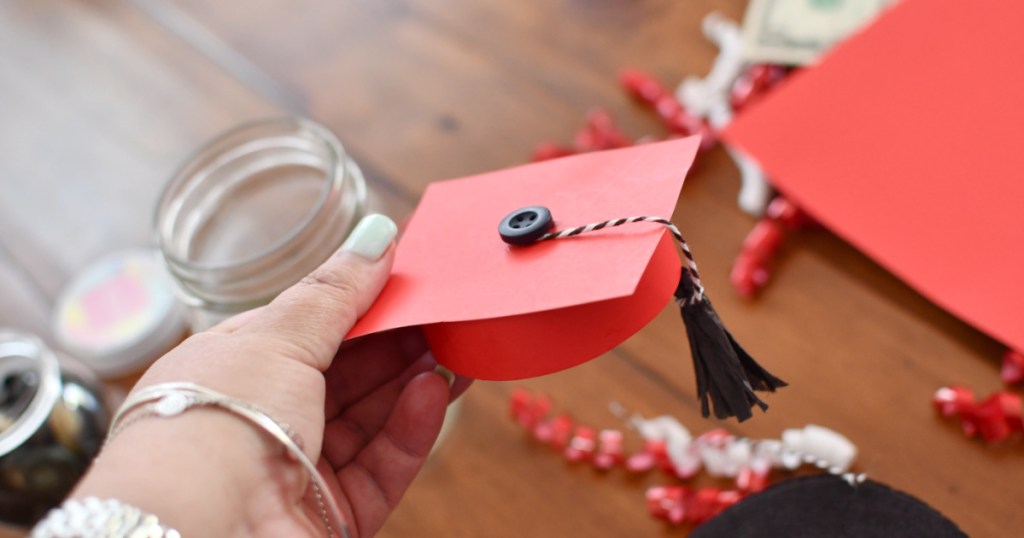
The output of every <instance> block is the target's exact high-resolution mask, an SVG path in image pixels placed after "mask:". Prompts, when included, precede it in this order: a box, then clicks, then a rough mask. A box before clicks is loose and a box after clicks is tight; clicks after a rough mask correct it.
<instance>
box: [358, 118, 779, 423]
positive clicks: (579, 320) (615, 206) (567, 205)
mask: <svg viewBox="0 0 1024 538" xmlns="http://www.w3.org/2000/svg"><path fill="white" fill-rule="evenodd" d="M698 145H699V141H698V140H697V139H696V138H693V137H691V138H686V139H681V140H676V141H671V142H663V143H657V144H644V145H640V146H633V147H629V148H623V149H617V150H608V151H601V152H594V153H588V154H584V155H575V156H571V157H565V158H562V159H554V160H549V161H544V162H541V163H534V164H530V165H526V166H521V167H517V168H512V169H508V170H501V171H497V172H491V173H488V174H483V175H479V176H474V177H469V178H463V179H457V180H451V181H444V182H438V183H433V184H431V185H430V186H429V187H428V188H427V191H426V192H425V193H424V195H423V198H422V200H421V202H420V205H419V207H418V208H417V209H416V212H415V213H414V214H413V216H412V217H411V219H410V220H409V224H408V227H407V229H406V231H405V234H404V235H403V237H402V239H401V240H400V241H399V243H398V246H397V248H396V252H395V263H394V267H393V270H392V275H391V279H390V281H389V282H388V286H387V287H385V288H384V290H383V292H382V293H381V295H380V297H379V298H378V299H377V301H376V302H375V303H374V305H373V306H372V307H371V308H370V310H369V311H368V312H367V313H366V314H365V315H364V316H363V317H362V318H361V319H360V320H359V322H358V323H357V324H356V326H355V328H353V330H352V331H351V332H350V333H349V334H348V335H347V338H355V337H358V336H362V335H366V334H370V333H375V332H379V331H385V330H389V329H394V328H398V327H405V326H422V327H423V331H424V334H425V335H426V336H427V339H428V340H429V342H430V346H431V349H432V350H433V352H434V354H435V356H436V357H437V359H438V361H439V362H440V363H441V364H442V365H444V366H445V367H447V368H448V369H450V370H451V371H453V372H455V373H457V374H460V375H464V376H467V377H472V378H477V379H490V380H509V379H522V378H527V377H534V376H539V375H544V374H548V373H552V372H556V371H559V370H564V369H566V368H569V367H572V366H575V365H577V364H580V363H582V362H585V361H588V360H591V359H593V358H594V357H596V356H598V355H600V354H601V353H604V352H606V351H608V350H610V349H612V348H613V347H615V346H616V345H618V344H619V343H620V342H622V341H623V340H625V339H626V338H628V337H629V336H631V335H632V334H633V333H635V332H636V331H638V330H640V329H641V328H643V327H644V326H645V325H646V324H647V323H648V322H649V321H650V319H652V318H653V317H654V316H655V315H656V314H657V313H658V312H660V311H661V310H662V309H663V308H664V306H665V305H666V304H667V303H668V301H669V300H670V299H671V298H672V296H673V294H674V293H675V294H676V295H677V296H678V297H683V298H685V299H686V301H685V303H684V305H683V308H682V309H683V310H684V311H687V314H686V316H684V319H688V320H689V321H690V322H696V323H699V324H701V328H702V330H710V329H711V328H712V327H713V326H714V327H716V329H715V331H717V332H712V333H708V338H707V339H704V338H699V337H698V336H697V335H693V338H694V340H695V341H696V342H695V344H696V345H695V346H693V347H694V348H695V349H698V350H699V351H701V352H702V354H701V356H699V357H697V363H698V364H701V363H702V361H703V364H705V365H710V366H708V368H709V369H710V370H714V369H716V368H721V369H722V370H721V372H719V371H710V372H699V373H701V374H702V376H700V377H701V379H702V381H704V382H706V384H705V385H704V386H702V387H701V389H702V390H701V391H700V392H703V389H706V390H707V391H708V392H709V393H710V394H711V398H712V399H713V403H714V409H715V412H716V414H717V415H719V416H721V415H724V414H728V413H731V414H735V415H737V416H738V417H741V418H744V417H749V416H750V415H751V412H750V409H749V407H750V404H756V403H757V402H758V400H757V399H756V398H754V399H751V396H752V394H751V391H750V389H758V390H770V389H771V388H774V387H777V386H779V384H778V383H777V382H776V381H775V379H774V378H770V379H769V378H767V377H765V376H764V375H762V371H760V370H759V369H757V368H755V367H754V364H753V363H752V361H749V360H747V356H746V355H745V354H738V351H737V348H736V347H735V346H734V341H732V340H731V339H730V338H729V337H728V335H727V334H726V333H725V332H724V329H722V328H721V326H720V325H719V323H718V321H717V319H716V318H715V317H713V316H712V312H711V310H710V307H709V306H708V305H707V303H706V301H703V298H704V295H703V290H700V291H698V288H697V287H696V286H690V289H686V288H683V289H680V283H683V285H684V286H687V285H688V284H687V283H693V281H692V279H691V278H690V277H689V275H691V272H690V271H689V270H687V271H686V272H685V275H684V273H683V271H682V268H681V265H680V259H679V254H677V252H676V250H675V249H676V246H675V245H676V242H675V240H674V238H673V236H672V234H670V233H666V231H665V226H664V224H659V223H650V222H633V223H631V224H630V226H623V227H617V228H612V227H607V228H605V229H601V230H598V229H597V227H596V226H593V227H592V229H591V231H589V232H588V233H586V234H585V235H583V236H580V237H568V238H560V239H557V240H552V239H548V240H544V241H540V242H538V243H535V244H532V245H527V246H523V247H518V246H512V245H508V244H507V243H505V242H504V241H502V239H501V237H500V235H499V234H498V233H496V230H495V228H497V227H498V224H499V223H500V222H501V221H502V220H503V219H505V218H506V217H507V216H509V215H510V214H511V213H512V212H514V211H516V210H517V209H519V208H523V207H530V206H541V207H545V208H547V209H548V210H549V211H550V212H551V215H552V218H553V219H554V221H555V224H556V227H557V228H559V229H561V230H567V229H570V228H572V227H576V226H582V227H584V228H586V227H587V225H588V224H592V223H597V222H600V221H603V220H605V219H609V218H615V217H617V216H622V215H670V214H671V212H672V210H673V208H674V207H675V205H676V200H677V197H678V194H679V190H680V188H681V186H682V182H683V179H684V175H685V170H686V169H687V168H688V166H689V165H690V163H692V161H693V158H694V155H695V154H696V151H697V147H698ZM466 200H472V203H466ZM620 220H624V222H625V221H626V220H630V219H620ZM644 220H647V219H644ZM683 277H685V278H683ZM691 314H692V315H691ZM695 320H696V321H695ZM704 344H708V345H707V346H706V347H705V345H704ZM481 349H486V350H487V353H486V354H481V353H480V351H479V350H481ZM704 351H707V354H706V355H705V354H703V352H704ZM719 353H725V354H726V356H725V358H726V359H729V360H728V361H718V359H720V358H722V357H723V355H720V354H719ZM730 353H731V354H737V355H736V356H735V357H730V356H728V354H730ZM733 359H735V360H736V361H738V366H737V365H736V363H732V362H730V361H732V360H733ZM739 367H742V368H740V369H737V368H739ZM704 373H709V375H708V376H707V378H704V376H703V374H704ZM719 373H722V374H723V375H718V374H719ZM765 374H766V373H765ZM744 379H745V380H746V381H747V382H748V383H749V384H750V385H749V386H746V385H744V384H743V380H744ZM720 383H722V384H720ZM726 384H727V385H726ZM719 393H720V394H719ZM719 396H721V398H719ZM709 412H710V408H709Z"/></svg>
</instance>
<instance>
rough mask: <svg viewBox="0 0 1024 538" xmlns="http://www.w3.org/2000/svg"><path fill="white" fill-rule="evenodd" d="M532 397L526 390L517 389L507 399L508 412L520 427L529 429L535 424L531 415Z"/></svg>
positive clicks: (534, 418)
mask: <svg viewBox="0 0 1024 538" xmlns="http://www.w3.org/2000/svg"><path fill="white" fill-rule="evenodd" d="M532 408H533V395H531V394H530V393H529V392H528V391H527V390H526V389H522V388H517V389H515V390H513V391H512V397H511V398H510V399H509V412H510V413H511V414H512V418H514V419H515V420H516V422H518V423H519V425H520V426H523V427H526V428H530V427H532V426H533V424H534V423H535V422H536V417H535V416H534V414H533V410H532Z"/></svg>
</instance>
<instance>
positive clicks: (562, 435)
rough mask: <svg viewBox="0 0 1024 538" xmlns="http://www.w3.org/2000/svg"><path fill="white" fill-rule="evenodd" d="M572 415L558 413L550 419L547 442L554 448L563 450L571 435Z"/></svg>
mask: <svg viewBox="0 0 1024 538" xmlns="http://www.w3.org/2000/svg"><path fill="white" fill-rule="evenodd" d="M572 428H573V423H572V417H570V416H569V415H564V414H563V415H558V416H557V417H555V418H554V419H553V420H552V421H551V440H550V441H548V444H549V445H550V446H551V448H554V449H555V450H564V449H565V447H566V446H568V444H569V438H570V437H572Z"/></svg>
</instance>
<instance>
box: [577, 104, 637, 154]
mask: <svg viewBox="0 0 1024 538" xmlns="http://www.w3.org/2000/svg"><path fill="white" fill-rule="evenodd" d="M631 145H633V142H632V141H631V140H630V139H629V138H628V137H627V136H626V135H624V134H623V133H622V131H620V130H619V128H618V127H616V125H615V121H614V120H613V119H612V116H611V114H609V113H608V112H607V111H605V110H603V109H599V108H598V109H594V110H591V111H590V112H589V113H587V123H586V125H585V126H584V127H583V128H582V129H580V131H579V132H578V133H577V134H576V140H575V144H574V146H575V149H576V150H577V151H580V152H586V151H600V150H605V149H614V148H622V147H626V146H631Z"/></svg>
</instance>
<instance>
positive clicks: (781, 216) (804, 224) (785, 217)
mask: <svg viewBox="0 0 1024 538" xmlns="http://www.w3.org/2000/svg"><path fill="white" fill-rule="evenodd" d="M765 216H766V217H768V218H770V219H772V220H774V221H777V222H778V223H779V224H782V225H783V226H785V227H786V228H788V229H790V230H800V229H803V228H809V227H811V226H815V225H817V222H816V221H815V220H814V219H813V218H812V217H811V216H810V215H808V214H807V213H806V212H804V210H802V209H800V208H799V207H797V205H796V204H794V203H793V202H791V201H789V199H787V198H785V197H783V196H776V197H775V199H774V200H772V201H771V203H769V204H768V208H767V209H765Z"/></svg>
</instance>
